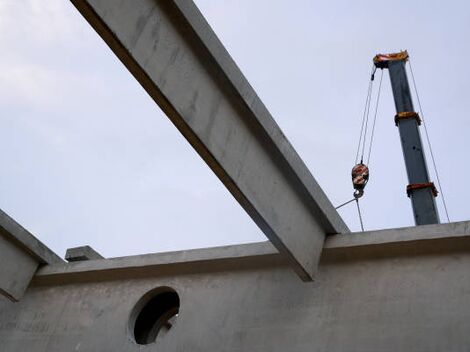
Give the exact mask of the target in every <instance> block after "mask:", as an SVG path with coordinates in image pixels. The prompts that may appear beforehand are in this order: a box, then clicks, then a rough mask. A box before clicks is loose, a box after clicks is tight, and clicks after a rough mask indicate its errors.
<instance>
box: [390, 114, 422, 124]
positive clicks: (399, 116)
mask: <svg viewBox="0 0 470 352" xmlns="http://www.w3.org/2000/svg"><path fill="white" fill-rule="evenodd" d="M407 119H415V120H416V122H417V123H418V125H421V118H420V117H419V115H418V113H417V112H414V111H403V112H399V113H398V114H396V115H395V125H396V126H398V123H399V122H400V120H407Z"/></svg>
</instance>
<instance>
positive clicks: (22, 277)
mask: <svg viewBox="0 0 470 352" xmlns="http://www.w3.org/2000/svg"><path fill="white" fill-rule="evenodd" d="M61 261H62V260H61V259H60V258H59V257H58V256H57V255H56V254H54V253H53V252H52V251H51V250H49V249H48V248H47V247H46V246H44V245H43V244H42V243H41V242H40V241H38V240H37V239H36V238H35V237H34V236H33V235H31V234H30V233H29V232H28V231H27V230H25V229H24V228H23V227H21V226H20V225H19V224H18V223H17V222H16V221H14V220H13V219H12V218H10V217H9V216H8V215H7V214H6V213H4V212H3V211H1V210H0V295H3V296H4V297H6V298H8V299H10V300H12V301H18V300H19V299H20V298H21V296H22V295H23V293H24V291H25V290H26V288H27V287H28V285H29V283H30V281H31V279H32V277H33V275H34V273H35V272H36V269H37V268H38V266H39V265H40V264H52V263H60V262H61Z"/></svg>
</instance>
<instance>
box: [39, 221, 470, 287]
mask: <svg viewBox="0 0 470 352" xmlns="http://www.w3.org/2000/svg"><path fill="white" fill-rule="evenodd" d="M462 251H464V252H470V221H465V222H457V223H451V224H440V225H424V226H417V227H406V228H398V229H390V230H380V231H369V232H359V233H352V234H348V235H332V236H329V237H327V239H326V242H325V246H324V249H323V253H322V257H321V262H320V266H321V263H327V262H341V261H345V260H356V261H357V260H374V259H383V258H388V257H398V256H420V255H436V254H437V255H439V254H445V253H449V252H462ZM287 264H288V263H287V261H286V260H285V258H284V257H283V256H281V255H280V254H279V253H278V251H277V250H276V249H275V248H274V247H273V246H272V245H271V244H270V243H269V242H260V243H252V244H242V245H234V246H226V247H216V248H204V249H194V250H187V251H178V252H168V253H155V254H145V255H138V256H129V257H120V258H110V259H103V260H89V261H84V262H75V263H68V264H67V263H62V264H54V265H48V266H44V267H42V268H41V269H40V270H38V272H37V274H36V277H35V279H34V282H35V283H36V284H50V283H58V282H61V283H66V282H71V281H80V280H86V281H90V280H91V281H102V280H115V279H121V278H125V277H129V278H131V277H132V278H135V277H136V276H162V275H181V274H184V273H190V272H191V273H192V272H207V271H224V270H244V269H247V268H253V267H267V266H268V267H269V266H279V265H287Z"/></svg>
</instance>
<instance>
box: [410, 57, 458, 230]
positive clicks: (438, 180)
mask: <svg viewBox="0 0 470 352" xmlns="http://www.w3.org/2000/svg"><path fill="white" fill-rule="evenodd" d="M408 63H409V67H410V72H411V79H412V80H413V87H414V91H415V94H416V99H417V100H418V106H419V113H420V115H421V120H422V121H423V126H424V132H425V134H426V141H427V143H428V147H429V153H430V155H431V160H432V165H433V168H434V173H435V174H436V180H437V185H438V186H439V191H440V192H441V199H442V205H443V206H444V211H445V213H446V217H447V221H448V222H450V218H449V212H448V210H447V204H446V201H445V197H444V192H443V190H442V185H441V180H440V177H439V172H438V171H437V165H436V159H435V158H434V152H433V150H432V145H431V139H430V138H429V133H428V128H427V126H426V120H425V118H424V112H423V108H422V107H421V100H420V99H419V94H418V88H417V87H416V81H415V76H414V73H413V67H412V66H411V60H409V59H408Z"/></svg>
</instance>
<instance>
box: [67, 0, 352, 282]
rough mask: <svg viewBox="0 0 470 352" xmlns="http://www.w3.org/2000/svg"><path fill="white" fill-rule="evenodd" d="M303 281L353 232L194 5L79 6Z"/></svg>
mask: <svg viewBox="0 0 470 352" xmlns="http://www.w3.org/2000/svg"><path fill="white" fill-rule="evenodd" d="M72 3H73V4H74V5H75V6H76V7H77V9H78V10H79V11H80V12H81V13H82V15H83V16H84V17H85V18H86V20H87V21H88V22H89V23H90V24H91V26H92V27H93V28H94V29H95V30H96V31H97V32H98V34H99V35H100V36H101V37H102V38H103V39H104V41H105V42H106V43H107V44H108V46H109V47H110V48H111V49H112V50H113V51H114V53H115V54H116V55H117V56H118V57H119V59H120V60H121V61H122V62H123V64H124V65H125V66H126V67H127V68H128V69H129V71H130V72H131V73H132V74H133V75H134V77H135V78H136V79H137V80H138V81H139V82H140V84H141V85H142V86H143V87H144V89H145V90H146V91H147V92H148V94H149V95H150V96H151V97H152V98H153V99H154V100H155V102H156V103H157V104H158V105H159V106H160V108H161V109H162V110H163V111H164V112H165V113H166V115H167V116H168V117H169V118H170V120H171V121H172V122H173V123H174V125H175V126H176V127H177V128H178V129H179V131H180V132H181V133H182V134H183V135H184V136H185V137H186V139H187V140H188V141H189V143H191V145H192V146H193V147H194V149H196V151H197V152H198V153H199V155H200V156H201V157H202V158H203V159H204V160H205V161H206V163H207V164H208V165H209V167H210V168H211V169H212V170H213V171H214V172H215V173H216V175H217V176H218V177H219V178H220V180H221V181H222V182H223V183H224V185H225V186H226V187H227V189H228V190H229V191H230V192H231V193H232V195H233V196H234V197H235V198H236V199H237V200H238V202H239V203H240V204H241V206H242V207H243V208H244V209H245V210H246V211H247V212H248V214H249V215H250V216H251V218H252V219H253V220H254V221H255V222H256V223H257V224H258V226H259V227H260V228H261V230H262V231H263V232H264V233H265V234H266V236H267V237H268V238H269V239H270V240H271V242H272V243H273V244H274V246H275V247H276V248H277V249H278V250H279V251H280V252H281V253H283V254H284V255H285V256H286V257H287V259H288V260H289V261H290V262H291V263H292V266H293V268H294V269H295V270H296V272H297V273H298V274H299V275H300V276H301V278H302V279H303V280H311V279H312V278H313V275H314V273H315V270H316V267H317V263H318V261H319V258H320V253H321V250H322V247H323V241H324V238H325V235H326V234H329V233H344V232H348V231H349V230H348V228H347V226H346V225H345V224H344V222H343V221H342V219H341V218H340V216H339V215H338V213H337V212H336V210H335V209H334V208H333V206H332V205H331V203H330V201H329V200H328V198H327V197H326V195H325V194H324V192H323V191H322V189H321V188H320V187H319V185H318V184H317V182H316V181H315V179H314V178H313V177H312V175H311V174H310V172H309V171H308V169H307V168H306V166H305V165H304V163H303V162H302V160H301V159H300V157H299V156H298V154H297V153H296V152H295V150H294V149H293V147H292V146H291V145H290V143H289V142H288V140H287V139H286V137H285V136H284V135H283V133H282V131H281V130H280V128H279V127H278V125H277V124H276V123H275V121H274V120H273V118H272V116H271V115H270V113H269V112H268V110H267V109H266V107H265V106H264V105H263V103H262V102H261V100H260V99H259V98H258V96H257V95H256V93H255V91H254V90H253V88H252V87H251V86H250V85H249V83H248V81H247V80H246V78H245V77H244V76H243V74H242V73H241V71H240V70H239V68H238V67H237V66H236V64H235V62H234V61H233V60H232V58H231V57H230V55H229V54H228V52H227V51H226V50H225V48H224V46H223V45H222V44H221V42H220V41H219V40H218V39H217V37H216V35H215V34H214V32H213V31H212V29H211V28H210V26H209V25H208V24H207V22H206V20H205V19H204V17H203V16H202V15H201V13H200V12H199V10H198V9H197V7H196V6H195V4H194V3H193V2H192V1H191V0H162V1H158V0H120V1H111V0H72Z"/></svg>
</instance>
